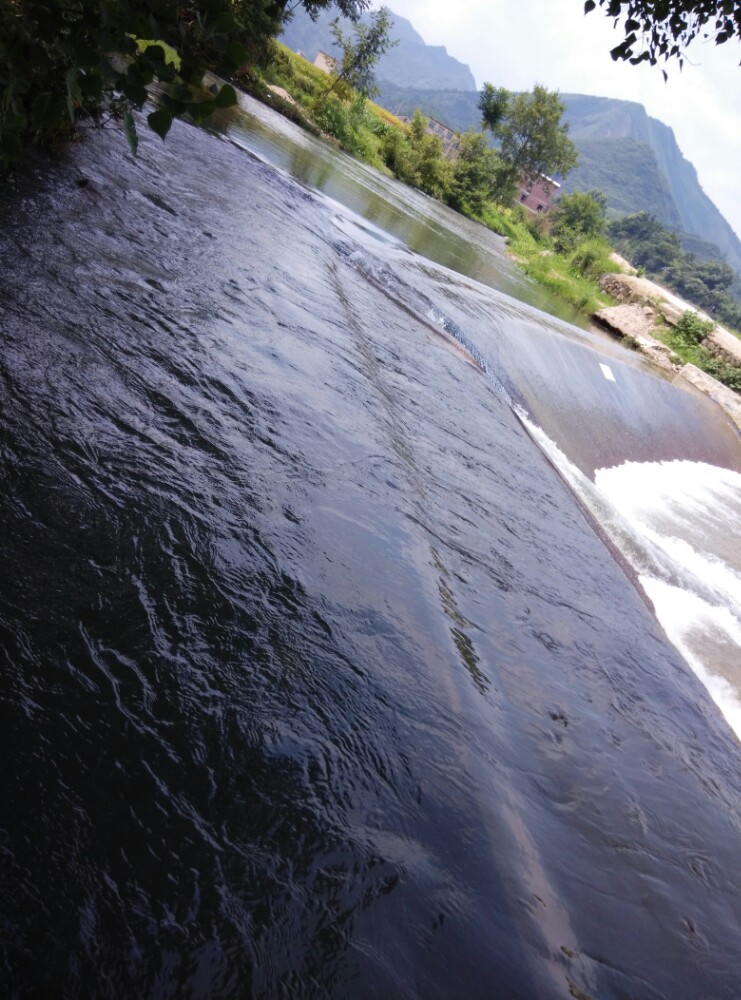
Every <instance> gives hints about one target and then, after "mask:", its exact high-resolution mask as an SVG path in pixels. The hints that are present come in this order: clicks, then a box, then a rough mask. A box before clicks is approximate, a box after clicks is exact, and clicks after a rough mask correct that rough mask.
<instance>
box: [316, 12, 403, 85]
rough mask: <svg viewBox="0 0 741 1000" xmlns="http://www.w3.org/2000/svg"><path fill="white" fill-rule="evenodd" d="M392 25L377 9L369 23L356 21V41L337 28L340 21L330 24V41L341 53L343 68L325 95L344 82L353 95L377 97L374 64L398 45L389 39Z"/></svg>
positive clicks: (387, 14) (384, 13)
mask: <svg viewBox="0 0 741 1000" xmlns="http://www.w3.org/2000/svg"><path fill="white" fill-rule="evenodd" d="M393 25H394V22H393V21H392V20H391V15H390V12H389V9H388V7H380V8H379V9H378V10H377V11H375V12H374V13H373V14H371V15H370V19H369V23H368V24H364V23H363V22H362V21H357V22H356V23H355V26H354V31H355V38H354V40H353V38H352V37H350V36H349V35H345V34H344V32H343V31H342V28H341V27H340V19H339V18H338V17H336V18H335V19H334V21H333V22H332V37H333V38H334V40H335V42H336V43H337V45H339V47H340V48H341V49H342V66H341V69H340V72H339V74H338V75H337V79H336V80H335V81H334V83H333V84H332V86H331V87H329V88H328V89H327V91H326V92H325V95H324V96H326V94H328V93H330V91H332V90H334V89H335V87H336V86H337V85H338V84H339V83H341V82H344V83H346V84H347V85H348V86H350V87H351V88H352V89H353V90H354V91H355V92H356V93H358V94H361V95H362V96H363V97H370V96H371V95H372V94H377V93H378V88H377V87H376V80H375V75H374V73H375V68H376V63H377V62H378V60H379V59H380V58H381V56H382V55H384V53H385V52H387V51H388V50H389V49H390V48H393V46H394V45H397V44H398V42H396V41H393V40H392V39H391V35H390V32H391V29H392V27H393Z"/></svg>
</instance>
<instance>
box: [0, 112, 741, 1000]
mask: <svg viewBox="0 0 741 1000" xmlns="http://www.w3.org/2000/svg"><path fill="white" fill-rule="evenodd" d="M0 211H2V227H1V232H0V296H1V297H0V322H1V326H2V337H1V339H0V406H1V407H2V420H1V421H0V461H1V462H2V491H1V492H0V551H1V554H2V566H3V573H2V577H1V578H0V663H1V664H2V681H1V687H0V706H1V712H2V717H1V718H0V733H1V734H2V766H3V778H2V797H1V798H0V803H1V804H0V878H1V884H2V900H3V902H2V907H0V921H1V923H0V931H1V936H0V939H1V942H2V943H1V945H0V984H2V985H0V993H1V994H2V996H3V997H12V998H36V997H43V998H48V997H55V998H56V997H59V998H68V997H69V998H72V997H74V998H85V1000H87V998H101V1000H102V998H106V1000H107V998H113V997H115V998H126V997H147V998H151V1000H164V998H178V1000H179V998H193V1000H196V998H198V1000H201V998H203V1000H205V998H209V1000H212V998H248V997H256V998H257V997H259V998H268V1000H272V998H281V997H284V998H300V1000H303V998H352V1000H356V998H357V1000H363V998H377V997H381V996H382V997H388V998H394V1000H396V998H405V1000H406V998H410V1000H411V998H429V1000H433V998H458V997H461V998H468V1000H476V998H487V1000H491V998H495V997H496V998H498V997H502V998H507V1000H518V998H521V1000H533V998H567V997H577V998H583V997H590V998H594V1000H597V998H636V1000H653V998H660V997H666V998H672V1000H677V998H692V1000H696V998H701V997H704V998H712V1000H721V998H729V1000H730V998H737V997H738V996H739V993H740V991H741V985H740V979H739V977H740V973H739V970H740V969H741V936H740V935H739V925H740V922H741V874H739V866H738V859H739V857H740V856H741V767H740V764H741V755H740V753H739V740H738V736H739V734H741V721H740V719H739V709H738V706H739V690H740V689H741V666H740V662H741V623H740V621H739V617H740V614H741V612H740V611H739V606H740V605H741V597H740V586H741V553H740V549H741V545H740V544H739V536H738V525H739V523H740V522H741V517H739V514H741V509H740V508H739V503H740V500H739V498H740V496H741V490H740V489H739V485H740V484H741V452H740V449H739V438H738V435H737V434H736V432H735V431H733V430H732V429H731V428H730V427H729V426H728V424H727V423H726V422H725V419H724V418H723V417H722V415H721V414H720V413H719V412H716V410H715V409H714V407H713V404H712V403H710V401H708V400H707V399H706V398H705V397H702V396H699V395H696V394H694V393H693V392H692V391H691V390H689V389H683V388H680V387H678V386H674V385H672V384H671V383H670V382H668V381H667V380H665V379H664V378H663V377H661V376H659V375H657V374H656V373H654V372H653V371H652V370H651V369H650V368H649V367H647V365H646V363H645V362H644V361H642V360H640V359H639V358H637V357H636V356H634V355H632V354H630V353H629V352H627V351H625V350H624V349H623V348H622V347H621V346H619V345H617V344H614V343H612V342H611V341H609V340H607V339H604V338H602V337H599V336H598V335H596V334H594V333H591V332H590V331H588V330H585V329H580V328H579V327H578V326H574V325H571V324H570V323H569V322H567V320H569V319H573V317H570V316H569V315H568V314H562V315H560V316H559V315H557V313H558V311H559V307H558V306H557V305H556V304H555V303H554V302H553V301H552V300H549V299H547V298H546V297H545V293H544V292H542V291H541V290H539V289H537V288H536V287H534V286H533V285H532V284H530V282H529V281H528V279H526V278H525V277H523V276H522V275H520V274H519V273H518V272H517V271H516V269H515V268H514V267H513V266H512V265H511V263H510V262H509V261H508V260H507V258H506V256H505V254H504V252H503V246H502V243H501V241H500V240H499V238H497V237H495V236H493V235H492V234H490V233H488V232H487V231H486V230H484V229H483V228H481V227H478V226H473V225H472V224H470V223H468V222H466V221H465V220H462V219H461V218H459V217H457V216H455V215H452V214H451V213H450V212H448V211H447V210H446V209H444V208H442V207H441V206H440V205H439V204H436V203H434V202H432V201H430V200H428V199H426V198H424V197H423V196H421V195H419V194H417V193H414V192H411V191H409V190H407V189H404V188H402V187H400V186H399V185H398V184H396V183H394V182H391V181H388V180H386V179H384V178H382V177H380V176H379V175H377V174H374V173H373V172H372V171H370V170H368V169H366V168H365V167H363V166H362V165H359V164H357V163H355V162H354V161H352V160H350V159H348V158H347V157H345V156H343V155H341V154H338V153H336V152H335V151H334V150H332V149H331V148H330V147H327V146H325V145H323V144H322V143H319V142H317V141H315V140H314V139H313V138H311V137H308V136H306V135H305V134H302V133H300V132H298V131H296V130H295V129H294V128H293V126H291V125H290V124H288V123H287V122H285V121H284V120H282V119H280V118H277V117H276V116H274V115H273V114H272V112H269V111H268V110H267V109H265V108H261V107H259V106H257V105H254V104H253V103H251V102H248V101H246V102H245V104H244V110H243V111H240V112H236V113H229V114H225V115H224V116H223V118H222V119H221V120H220V123H219V124H218V127H216V128H215V129H214V131H212V132H211V133H208V132H206V131H202V130H196V129H194V128H191V127H188V126H186V125H183V124H181V123H176V124H175V125H174V127H173V130H172V132H171V134H170V135H169V136H168V139H167V142H166V143H165V144H162V143H161V142H160V141H159V140H158V139H156V138H153V137H150V136H149V135H146V134H145V135H142V142H141V146H140V154H139V157H138V159H137V160H133V159H132V158H131V157H130V156H129V155H128V153H127V151H126V147H125V144H124V142H123V140H122V138H121V137H120V136H119V135H116V134H115V133H110V132H102V133H96V134H92V135H91V136H90V138H89V139H88V141H86V142H85V143H82V144H80V145H78V146H76V147H74V148H73V149H72V150H71V151H70V152H69V154H68V156H67V159H66V161H65V162H63V163H62V164H61V165H57V166H56V167H39V168H38V170H37V171H36V173H35V175H34V176H33V177H32V178H30V179H29V180H28V181H26V182H24V183H23V184H22V185H20V188H19V189H18V190H16V191H15V192H13V193H10V194H6V195H5V196H3V200H2V202H1V203H0ZM536 307H537V308H536ZM734 533H735V534H734Z"/></svg>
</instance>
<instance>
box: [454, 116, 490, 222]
mask: <svg viewBox="0 0 741 1000" xmlns="http://www.w3.org/2000/svg"><path fill="white" fill-rule="evenodd" d="M498 168H499V157H498V156H497V154H496V153H495V152H494V150H493V149H491V148H490V147H489V146H488V145H487V142H486V139H485V137H484V135H483V134H482V133H481V132H474V131H473V130H469V131H468V132H464V133H463V135H462V136H461V144H460V147H459V149H458V156H457V157H456V159H455V161H454V162H453V183H452V186H451V191H450V195H449V198H448V203H449V204H450V205H452V207H453V208H456V209H458V210H459V211H466V210H467V211H469V212H472V213H473V214H474V215H480V214H481V213H482V212H483V210H484V208H485V207H486V203H487V201H489V200H490V199H491V198H492V197H493V195H494V192H495V191H496V189H497V187H498V180H499V177H498Z"/></svg>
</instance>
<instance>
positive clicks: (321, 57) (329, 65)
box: [314, 49, 340, 74]
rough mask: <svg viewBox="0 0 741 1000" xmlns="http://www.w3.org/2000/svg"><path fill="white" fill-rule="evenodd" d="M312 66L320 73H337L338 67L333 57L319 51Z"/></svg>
mask: <svg viewBox="0 0 741 1000" xmlns="http://www.w3.org/2000/svg"><path fill="white" fill-rule="evenodd" d="M314 65H315V66H316V67H317V69H320V70H321V71H322V73H327V74H331V73H339V71H340V67H339V63H338V62H337V60H336V59H335V58H334V56H330V55H328V54H327V53H326V52H322V51H321V49H320V50H319V52H318V53H317V57H316V59H315V60H314Z"/></svg>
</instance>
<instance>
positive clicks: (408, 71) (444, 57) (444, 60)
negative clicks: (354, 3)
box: [280, 8, 476, 93]
mask: <svg viewBox="0 0 741 1000" xmlns="http://www.w3.org/2000/svg"><path fill="white" fill-rule="evenodd" d="M334 16H335V15H334V14H332V13H328V12H327V11H323V12H320V13H319V15H318V16H317V19H316V21H312V19H311V18H310V17H309V15H308V14H307V13H306V12H305V11H304V10H303V8H301V10H300V11H296V13H295V14H294V15H293V17H292V18H291V20H290V21H289V22H288V24H287V26H286V29H285V31H284V32H283V34H282V35H281V39H280V40H281V41H282V42H283V43H284V44H285V45H287V46H288V47H289V48H290V49H293V50H294V52H302V53H303V55H305V56H306V58H307V59H309V60H310V61H311V62H313V61H314V59H315V58H316V55H317V53H318V52H319V50H320V49H321V50H322V51H323V52H327V53H329V55H333V56H338V55H339V54H340V49H339V47H338V46H337V45H336V44H335V42H334V39H333V38H332V32H331V30H330V25H331V24H332V21H333V20H334ZM391 16H392V19H393V22H394V24H393V28H392V29H391V37H392V38H393V39H396V40H398V45H395V46H394V47H393V48H392V49H389V51H388V52H387V53H386V54H385V55H384V56H382V57H381V59H380V60H379V62H378V66H377V69H376V76H378V77H379V78H381V77H382V78H383V79H385V80H389V81H390V82H391V83H395V84H397V85H398V86H400V87H421V88H422V89H425V88H427V87H443V88H446V89H449V90H468V91H472V92H474V93H475V91H476V81H475V80H474V77H473V73H472V72H471V70H470V69H469V68H468V66H466V65H465V63H462V62H459V61H458V60H457V59H454V58H453V57H452V56H449V55H448V53H447V51H446V49H445V46H443V45H425V43H424V40H423V39H422V37H421V35H419V34H418V33H417V32H416V31H415V30H414V28H413V27H412V23H411V21H407V20H406V18H404V17H399V15H398V14H392V15H391ZM361 20H364V21H365V22H366V23H367V22H368V15H367V14H366V15H363V17H362V18H361ZM343 30H345V31H346V33H347V29H345V27H344V25H343Z"/></svg>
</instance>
